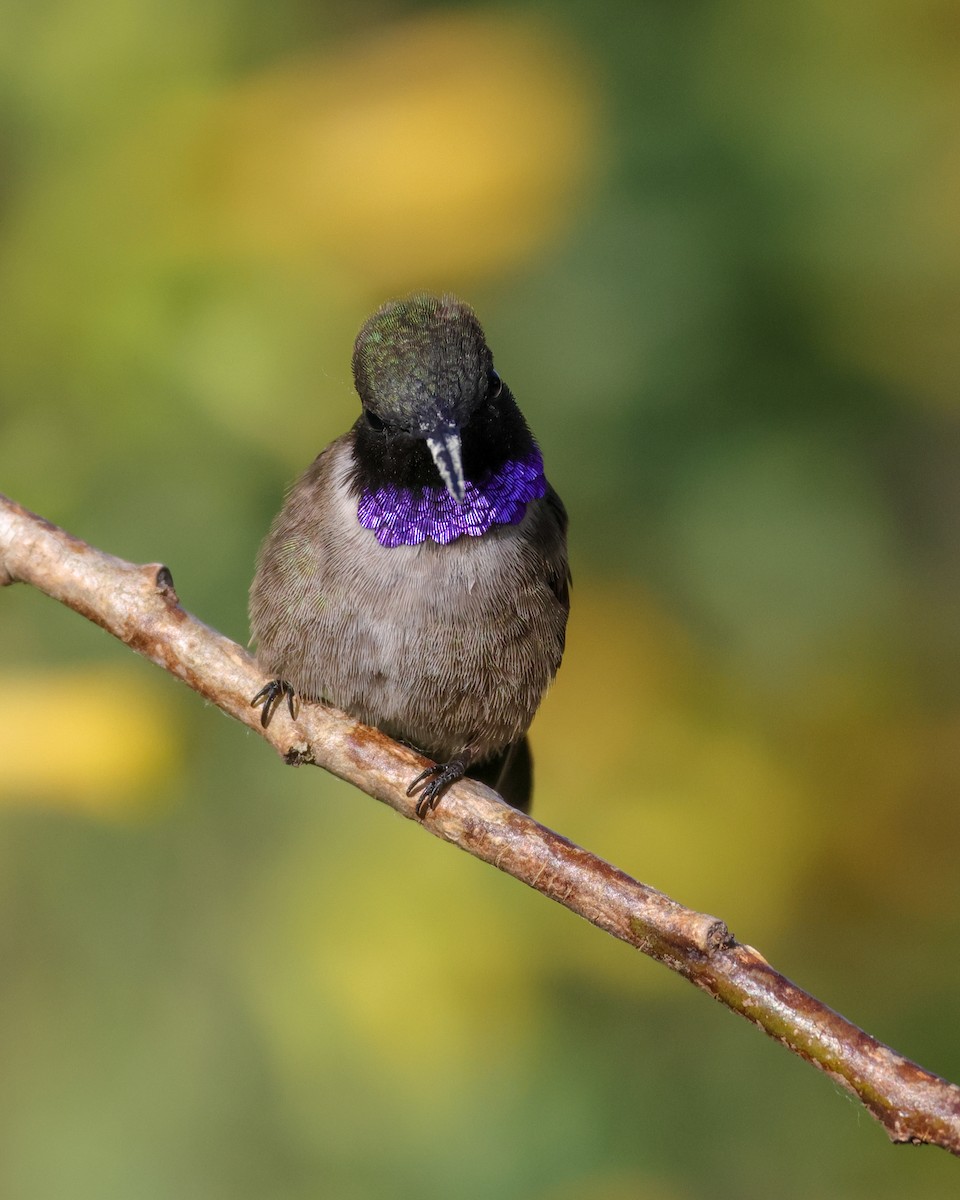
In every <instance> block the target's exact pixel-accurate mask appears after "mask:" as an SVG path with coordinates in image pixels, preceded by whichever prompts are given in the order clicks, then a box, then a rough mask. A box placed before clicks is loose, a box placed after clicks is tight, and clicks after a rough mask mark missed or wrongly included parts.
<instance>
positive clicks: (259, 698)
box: [250, 679, 297, 729]
mask: <svg viewBox="0 0 960 1200" xmlns="http://www.w3.org/2000/svg"><path fill="white" fill-rule="evenodd" d="M284 696H286V698H287V708H289V710H290V716H291V718H292V719H293V720H294V721H295V720H296V719H297V694H296V692H295V691H294V690H293V685H292V684H290V683H288V682H287V681H286V679H271V680H270V682H269V683H267V684H264V686H263V687H262V688H261V689H260V691H259V692H257V694H256V695H255V696H254V698H253V699H252V700H251V701H250V706H251V708H257V707H258V705H261V704H262V705H263V711H262V712H261V713H260V724H261V725H262V726H263V727H264V729H266V727H267V726H268V725H269V724H270V722H271V721H272V720H273V714H274V713H275V712H276V711H277V708H278V707H279V706H280V705H281V704H282V703H283V698H284Z"/></svg>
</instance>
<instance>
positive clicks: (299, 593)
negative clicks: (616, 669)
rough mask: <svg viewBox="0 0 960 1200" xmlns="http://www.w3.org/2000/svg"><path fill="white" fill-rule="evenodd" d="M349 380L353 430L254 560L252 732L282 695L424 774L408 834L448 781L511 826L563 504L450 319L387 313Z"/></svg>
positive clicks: (294, 495) (368, 335) (559, 555)
mask: <svg viewBox="0 0 960 1200" xmlns="http://www.w3.org/2000/svg"><path fill="white" fill-rule="evenodd" d="M352 366H353V377H354V382H355V384H356V390H357V393H358V394H359V397H360V404H361V408H362V411H361V415H360V417H359V418H358V420H357V421H356V423H355V424H354V425H353V427H352V428H351V429H350V430H349V431H348V432H347V433H345V434H343V435H342V436H341V437H339V438H337V439H336V440H335V441H333V442H331V444H330V445H329V446H327V448H326V449H325V450H323V451H322V452H321V453H320V454H319V455H318V457H317V458H316V459H315V460H314V461H313V463H312V464H311V465H310V466H309V467H308V468H307V470H306V471H305V473H304V474H303V475H302V476H301V477H300V479H299V480H298V481H297V482H296V483H295V484H294V485H293V487H292V489H291V490H290V492H289V494H288V495H287V499H286V502H285V503H284V505H283V508H282V509H281V511H280V513H279V515H278V516H277V517H276V519H275V520H274V522H273V525H272V527H271V529H270V532H269V533H268V535H267V537H266V539H265V541H264V542H263V545H262V546H261V548H260V553H259V556H258V559H257V568H256V574H255V576H254V580H253V584H252V586H251V589H250V622H251V627H252V632H253V641H254V642H255V644H256V657H257V662H258V665H259V666H260V667H261V669H262V670H263V672H264V673H265V674H266V675H268V676H270V679H271V682H270V683H268V684H267V685H266V687H264V688H263V689H261V691H260V692H258V693H257V695H256V696H255V697H253V699H252V700H251V704H253V705H254V706H262V712H261V721H262V723H263V725H265V726H266V725H267V724H268V723H269V721H270V720H271V718H272V716H273V714H274V712H275V710H276V709H277V707H278V706H279V705H280V704H282V702H283V700H284V698H285V699H286V701H287V704H288V706H289V708H290V713H291V716H295V713H296V709H295V704H296V702H297V701H298V700H299V699H302V700H306V701H319V702H321V703H327V704H330V705H333V706H335V707H336V708H340V709H342V710H344V711H345V712H347V713H350V714H351V715H353V716H354V717H356V718H357V719H358V720H360V721H362V722H364V723H365V724H368V725H373V726H376V727H377V728H378V729H380V730H382V731H383V732H384V733H386V734H387V735H389V736H390V737H393V738H395V739H396V740H398V741H401V742H404V743H405V744H407V745H409V746H411V747H413V748H414V749H416V750H418V751H420V752H421V753H422V754H424V755H425V756H426V757H428V758H430V759H432V760H433V761H434V763H435V765H434V766H430V767H428V768H427V769H426V770H424V771H422V772H421V773H420V774H419V775H418V776H417V777H416V778H415V779H414V780H413V781H412V782H411V784H410V786H409V788H408V789H407V794H408V795H410V796H417V805H416V811H417V815H418V816H419V817H421V818H422V817H424V816H425V815H426V814H427V813H428V812H429V811H430V810H432V809H433V808H435V807H436V805H437V803H438V801H439V800H440V799H441V798H442V796H443V794H444V792H445V791H446V790H447V788H449V787H450V785H451V784H453V783H455V782H456V781H457V780H458V779H461V778H462V777H463V776H465V775H466V776H468V777H469V778H471V779H477V780H479V781H480V782H482V783H485V784H487V785H488V786H490V787H492V788H494V790H496V791H498V792H499V793H500V795H501V796H502V797H503V799H504V800H506V801H507V802H508V803H510V804H512V805H513V806H514V807H516V808H519V809H522V810H524V811H527V810H528V809H529V805H530V798H531V792H532V786H533V767H532V759H531V755H530V747H529V743H528V740H527V729H528V728H529V726H530V723H531V721H532V720H533V717H534V714H535V713H536V711H537V708H538V707H539V705H540V701H541V700H542V698H543V695H544V693H545V692H546V690H547V688H548V686H549V685H550V683H551V681H552V680H553V677H554V675H555V674H556V672H557V669H558V667H559V666H560V660H561V658H562V656H563V649H564V638H565V631H566V624H567V614H568V611H569V607H570V604H569V583H570V571H569V567H568V563H567V544H566V530H567V515H566V511H565V509H564V506H563V503H562V502H561V500H560V498H559V496H558V495H557V493H556V492H555V491H554V490H553V488H552V487H551V486H550V484H549V483H548V482H547V479H546V476H545V475H544V469H543V458H542V455H541V453H540V448H539V447H538V445H537V443H536V441H535V440H534V438H533V435H532V434H531V432H530V430H529V428H528V427H527V424H526V421H525V420H524V418H523V416H522V414H521V412H520V410H519V408H518V407H517V404H516V402H515V400H514V398H513V394H512V392H511V391H510V389H509V387H508V386H507V385H506V383H505V382H504V381H503V379H502V378H501V377H500V375H499V374H498V372H497V371H496V369H495V368H494V365H493V355H492V353H491V351H490V348H489V347H488V346H487V341H486V338H485V336H484V333H483V329H482V328H481V326H480V322H479V321H478V319H477V317H476V315H475V314H474V312H473V310H472V309H471V308H470V307H469V306H468V305H467V304H464V303H463V302H462V301H460V300H458V299H457V298H456V297H454V296H451V295H442V296H431V295H415V296H410V297H407V298H405V299H401V300H393V301H390V302H388V303H387V304H384V305H383V306H382V307H381V308H379V309H378V310H377V311H376V312H375V313H374V314H373V315H372V316H371V317H369V318H368V319H367V321H366V322H365V323H364V325H363V327H362V328H361V330H360V332H359V334H358V335H357V340H356V344H355V346H354V350H353V361H352Z"/></svg>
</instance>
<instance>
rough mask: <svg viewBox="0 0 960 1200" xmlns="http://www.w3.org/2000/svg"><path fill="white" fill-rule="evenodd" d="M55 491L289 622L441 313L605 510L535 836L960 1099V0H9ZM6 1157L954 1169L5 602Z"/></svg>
mask: <svg viewBox="0 0 960 1200" xmlns="http://www.w3.org/2000/svg"><path fill="white" fill-rule="evenodd" d="M3 18H4V19H3V36H2V38H0V311H2V313H3V322H2V323H3V331H2V336H0V490H3V491H5V492H7V493H9V494H10V495H12V496H14V497H15V498H16V499H17V500H19V501H20V502H22V503H23V504H26V505H27V506H28V507H30V508H33V509H34V510H36V511H38V512H40V513H42V514H43V515H44V516H46V517H48V518H49V519H51V520H53V521H55V522H57V523H58V524H60V525H63V526H65V527H66V528H68V529H69V530H71V531H72V532H74V533H76V534H78V535H80V536H82V537H84V538H86V539H87V540H89V541H91V542H93V543H94V544H96V545H99V546H101V547H102V548H104V549H106V550H108V551H110V552H112V553H115V554H118V555H121V556H123V557H127V558H130V559H134V560H137V561H164V562H167V563H168V564H169V565H170V567H171V570H172V572H173V575H174V578H175V580H176V583H177V588H178V591H179V594H180V596H181V599H182V601H183V603H184V604H185V605H186V606H187V607H188V608H190V609H191V610H192V611H194V612H196V613H197V614H198V615H199V616H200V617H201V618H202V619H203V620H205V621H207V622H208V623H210V624H212V625H215V626H217V627H218V628H220V629H222V630H223V631H224V632H225V633H228V634H229V635H231V636H233V637H235V638H237V639H238V640H240V641H246V638H247V623H246V590H247V587H248V584H249V580H250V577H251V575H252V571H253V561H254V556H255V553H256V548H257V545H258V543H259V541H260V539H261V537H262V536H263V534H264V532H265V531H266V529H267V527H268V525H269V522H270V519H271V517H272V515H273V513H274V512H275V511H276V510H277V508H278V507H279V504H280V502H281V498H282V494H283V489H284V487H285V486H286V484H287V483H288V482H289V481H290V480H291V479H292V478H293V477H294V476H295V475H296V474H297V473H298V472H299V471H300V470H301V469H302V468H303V467H304V466H305V465H306V464H307V462H308V461H309V459H310V458H311V457H312V456H313V455H314V454H315V453H316V452H317V451H319V450H320V449H321V448H322V447H323V445H325V444H326V442H328V441H329V440H330V439H331V438H333V437H334V436H336V435H337V434H338V433H340V432H342V431H343V430H345V429H346V428H347V427H348V426H349V425H350V423H351V422H352V421H353V420H354V417H355V413H356V409H357V405H356V398H355V396H354V395H353V392H352V385H351V381H350V370H349V363H350V352H351V348H352V342H353V338H354V336H355V333H356V331H357V329H358V327H359V325H360V323H361V321H362V320H363V318H364V317H365V316H366V315H367V314H368V313H369V312H370V311H371V310H372V309H373V308H375V307H376V306H377V305H378V304H380V303H381V302H382V301H383V300H385V299H387V298H388V297H390V296H393V295H398V294H402V293H404V292H407V291H410V290H415V289H421V288H431V289H444V290H451V291H455V292H458V293H460V294H462V295H463V296H464V297H465V298H467V299H468V300H470V301H471V302H472V303H473V304H474V306H475V307H476V309H477V311H478V313H479V315H480V318H481V320H482V321H483V323H484V325H485V327H486V330H487V333H488V336H489V338H490V342H491V345H492V346H493V349H494V352H495V355H496V359H497V366H498V368H499V370H500V371H501V373H502V374H503V375H504V377H505V378H506V379H507V380H508V382H509V383H510V386H511V387H512V388H513V390H514V392H515V394H516V396H517V398H518V401H519V403H520V405H521V407H522V408H523V410H524V412H525V414H526V415H527V417H528V419H529V421H530V424H531V425H532V427H533V429H534V431H535V433H536V434H537V436H538V438H539V440H540V442H541V445H542V447H543V450H544V455H545V458H546V462H547V466H548V472H549V474H550V477H551V481H552V482H553V483H554V485H555V486H556V487H557V489H558V491H559V492H560V493H561V495H562V496H563V497H564V499H565V501H566V503H567V506H568V508H569V510H570V513H571V550H572V556H573V571H574V594H573V613H572V617H571V624H570V631H569V640H568V654H567V659H566V661H565V663H564V666H563V668H562V670H561V673H560V676H559V677H558V681H557V683H556V685H555V688H554V690H553V691H552V693H551V694H550V696H549V697H548V699H547V701H546V703H545V705H544V708H543V711H542V713H541V715H540V717H539V718H538V720H537V723H536V725H535V726H534V734H533V741H534V748H535V753H536V760H537V774H538V784H537V795H536V810H535V811H536V815H537V816H538V817H539V818H540V819H541V820H543V821H544V822H546V823H547V824H548V825H550V826H552V827H554V828H556V829H559V830H560V831H561V832H563V833H565V834H567V835H568V836H570V837H572V838H573V839H574V840H576V841H578V842H580V843H582V844H583V845H586V846H588V847H589V848H590V849H592V850H595V851H596V852H598V853H600V854H601V855H603V856H604V857H605V858H608V859H610V860H612V861H613V862H615V863H617V864H618V865H619V866H622V867H623V868H624V869H626V870H628V871H630V872H631V873H633V874H635V875H637V876H638V877H639V878H641V879H644V880H646V881H648V882H650V883H652V884H654V885H656V886H658V887H660V888H662V889H664V890H665V891H667V892H669V893H670V894H671V895H674V896H675V897H676V898H677V899H679V900H681V901H682V902H684V903H687V904H690V905H692V906H694V907H697V908H700V909H703V910H705V911H708V912H710V913H713V914H716V915H717V916H720V917H722V918H724V919H725V920H726V921H727V922H728V923H729V924H730V925H731V927H732V928H733V930H734V932H735V933H736V934H737V935H738V936H739V937H740V938H742V939H743V940H745V941H748V942H751V943H753V944H755V945H758V946H759V947H760V948H761V949H762V951H763V952H764V953H765V954H766V955H767V956H768V957H769V958H770V959H771V961H772V962H773V963H774V964H775V965H776V966H778V967H779V968H780V969H782V970H784V971H785V972H786V973H788V974H789V975H791V976H792V977H794V978H795V979H797V980H798V982H800V983H801V984H802V985H804V986H806V987H808V988H809V989H810V990H812V991H814V992H815V993H816V994H818V995H819V996H821V997H822V998H823V999H824V1000H826V1001H827V1002H828V1003H830V1004H832V1005H833V1006H834V1007H836V1008H838V1009H840V1010H841V1011H842V1012H844V1013H845V1014H846V1015H847V1016H849V1017H850V1018H851V1019H853V1020H855V1021H857V1022H858V1023H860V1024H862V1025H864V1026H865V1027H866V1028H868V1029H869V1030H870V1031H871V1032H872V1033H874V1034H876V1035H877V1036H879V1037H881V1038H882V1039H884V1040H886V1041H888V1042H890V1043H891V1044H893V1045H894V1046H896V1047H897V1048H898V1049H899V1050H901V1051H902V1052H904V1053H905V1054H908V1055H910V1056H912V1057H915V1058H917V1059H918V1060H919V1061H921V1062H922V1063H923V1064H924V1065H925V1066H927V1067H929V1068H931V1069H933V1070H936V1071H938V1072H940V1073H942V1074H944V1075H946V1076H948V1077H951V1078H953V1079H960V1032H958V1031H960V969H958V966H957V942H958V937H960V872H958V870H957V861H958V857H960V806H958V803H957V798H958V792H960V787H958V784H960V754H958V744H960V680H958V667H960V621H958V617H957V600H958V592H960V538H958V536H957V530H958V516H960V511H958V509H960V482H958V481H960V470H958V467H960V427H958V407H960V406H958V403H957V395H958V387H957V380H958V377H960V337H958V334H957V329H958V320H960V223H958V221H957V212H958V211H960V194H958V193H960V88H958V84H957V80H958V79H960V4H957V3H951V2H949V0H884V2H883V3H880V4H876V3H872V4H868V3H866V2H865V0H857V2H855V3H848V4H845V5H841V6H837V5H829V4H826V3H824V2H822V0H817V2H814V3H810V4H806V5H800V6H789V7H788V6H771V5H769V4H763V3H760V0H733V2H731V3H727V4H705V3H700V4H694V5H666V4H662V3H653V2H651V0H641V2H639V3H631V4H625V3H621V4H613V5H608V6H605V7H604V8H603V9H602V10H598V9H597V8H596V7H595V6H594V5H591V4H588V3H587V0H560V2H559V3H557V4H553V5H550V6H549V7H548V6H546V5H540V4H534V3H516V2H515V3H509V4H506V5H501V6H495V7H494V6H488V5H483V4H477V5H470V6H456V5H437V6H427V5H420V4H416V3H406V4H404V3H400V2H398V0H381V2H380V3H377V4H360V5H357V4H350V5H347V4H342V3H327V4H317V5H313V6H308V5H304V4H302V3H299V2H298V0H278V3H276V4H274V5H270V6H266V5H258V4H254V3H252V2H251V0H233V2H232V3H228V2H227V0H205V2H204V3H202V4H199V5H187V4H182V3H174V4H172V5H169V4H168V5H160V4H158V3H151V2H150V0H132V2H130V3H123V4H121V3H119V2H118V0H86V2H85V3H84V4H80V3H79V2H78V0H52V2H51V3H50V4H47V5H36V4H32V3H27V0H8V3H7V4H6V5H5V6H4V9H3ZM0 947H2V953H0V963H2V971H0V1113H2V1119H0V1194H2V1195H3V1196H10V1197H11V1198H14V1197H15V1198H16V1200H54V1198H59V1197H67V1196H69V1197H70V1198H71V1200H82V1198H84V1197H90V1198H91V1200H93V1198H96V1200H114V1198H116V1200H129V1198H130V1197H136V1198H137V1200H152V1198H154V1197H156V1198H157V1200H161V1198H164V1200H166V1198H168V1197H170V1196H177V1197H197V1198H198V1200H199V1198H202V1200H210V1198H215V1197H224V1198H226V1197H229V1198H230V1200H242V1198H244V1197H251V1198H253V1197H256V1198H260V1197H265V1196H269V1197H271V1198H273V1197H282V1198H283V1200H301V1198H302V1200H307V1198H313V1197H317V1196H331V1197H337V1198H340V1197H343V1198H347V1200H366V1198H368V1197H381V1196H389V1197H405V1196H410V1197H418V1198H423V1197H438V1198H439V1197H443V1198H447V1197H451V1196H455V1197H466V1198H471V1197H477V1198H480V1197H493V1196H495V1197H498V1198H499V1197H505V1198H508V1200H509V1198H512V1197H516V1198H517V1200H520V1198H524V1200H526V1198H532V1200H541V1198H542V1200H581V1198H582V1200H620V1198H621V1197H627V1196H630V1197H636V1198H638V1200H690V1198H699V1197H706V1196H709V1197H711V1200H716V1198H721V1200H723V1198H727V1197H729V1198H730V1200H751V1198H753V1197H756V1198H757V1200H767V1198H768V1197H769V1196H770V1195H773V1194H776V1195H777V1196H778V1197H784V1198H786V1200H792V1198H794V1197H797V1198H800V1197H808V1196H811V1195H817V1196H820V1195H830V1196H836V1197H850V1198H851V1200H859V1198H861V1197H862V1198H864V1200H866V1198H868V1197H869V1198H870V1200H885V1198H888V1197H889V1198H890V1200H893V1198H894V1197H896V1198H897V1200H900V1197H902V1196H904V1195H911V1196H913V1195H917V1196H920V1195H922V1196H924V1197H925V1198H930V1200H936V1198H938V1197H947V1196H950V1197H953V1196H955V1195H956V1190H957V1184H956V1164H955V1163H953V1162H952V1161H951V1160H950V1159H949V1158H948V1157H947V1156H946V1155H945V1154H942V1153H939V1152H935V1151H925V1152H922V1153H918V1152H915V1151H911V1150H908V1149H894V1148H892V1147H890V1146H889V1145H888V1144H887V1143H886V1140H885V1138H884V1136H883V1134H882V1133H881V1132H880V1130H879V1128H878V1127H875V1126H874V1125H873V1123H872V1122H871V1121H870V1120H869V1119H868V1118H867V1117H866V1116H864V1115H861V1113H860V1112H859V1110H858V1109H857V1108H856V1107H855V1106H854V1105H853V1104H852V1103H850V1102H849V1101H848V1100H847V1098H846V1097H844V1096H842V1095H840V1093H839V1091H838V1089H837V1088H836V1087H834V1086H833V1085H831V1084H830V1083H829V1082H828V1081H827V1080H825V1079H824V1078H822V1077H819V1076H818V1075H816V1074H815V1073H814V1072H813V1071H812V1070H811V1069H809V1068H808V1067H805V1066H803V1065H802V1064H800V1063H798V1062H796V1061H794V1060H792V1059H791V1058H790V1057H789V1056H788V1055H787V1054H785V1053H784V1052H783V1051H782V1050H781V1049H779V1048H778V1047H777V1046H775V1045H774V1044H773V1043H772V1042H768V1041H767V1040H766V1039H764V1038H762V1037H761V1036H760V1035H759V1034H758V1033H757V1032H756V1031H755V1030H753V1029H751V1028H749V1027H748V1026H747V1025H746V1024H745V1023H743V1022H741V1021H738V1020H736V1019H735V1018H733V1017H732V1016H730V1015H729V1014H727V1013H726V1012H724V1011H723V1010H722V1009H721V1008H720V1007H719V1006H716V1005H711V1004H709V1003H708V1002H707V1000H706V998H705V997H703V996H702V995H700V994H699V993H697V992H695V991H694V990H693V989H692V988H690V987H689V986H687V985H685V984H683V983H682V982H680V981H679V980H677V979H675V978H673V977H672V976H670V975H669V973H668V972H666V971H665V970H664V969H663V968H661V967H658V966H656V965H654V964H652V963H650V962H648V961H647V960H645V959H643V958H642V957H640V956H639V955H637V954H635V953H633V952H631V951H630V950H628V949H627V948H626V947H624V946H620V945H617V944H615V943H614V942H612V941H611V940H610V939H608V938H605V937H603V936H602V935H600V934H599V933H598V932H596V931H594V930H592V929H590V928H589V927H587V926H586V925H585V924H583V923H581V922H578V921H577V920H576V919H575V918H574V917H572V916H571V915H570V914H568V913H566V912H564V911H561V910H560V909H558V908H556V906H551V905H549V904H547V903H546V902H544V901H542V900H541V899H539V898H538V897H536V896H534V895H533V894H532V893H531V894H528V893H526V892H525V891H524V890H523V889H522V888H521V887H520V886H519V885H517V884H516V883H514V882H513V881H511V880H509V879H507V878H505V877H503V876H500V875H499V874H498V873H496V872H493V871H490V870H489V869H487V868H485V867H482V866H480V865H479V864H477V863H475V862H472V861H471V860H470V859H468V858H466V857H465V856H462V855H457V854H455V853H454V852H453V851H452V850H451V849H450V848H449V847H447V846H445V845H442V844H440V843H439V842H435V841H434V840H433V839H431V838H429V837H427V836H425V835H424V834H423V833H422V832H421V831H419V830H418V829H416V828H415V827H413V826H412V825H408V824H406V823H404V822H402V821H400V820H398V819H396V818H395V817H393V816H392V815H391V814H390V813H389V812H388V811H386V810H382V809H380V808H379V807H378V806H377V805H376V804H375V803H373V802H372V801H369V800H367V799H365V798H364V797H363V796H361V795H360V794H359V793H356V792H354V791H353V790H351V789H350V788H348V787H346V786H345V785H343V784H341V783H339V782H337V781H335V780H333V779H331V778H328V777H326V776H325V775H323V774H322V773H321V772H319V771H310V770H302V771H289V770H286V769H284V768H283V767H282V765H281V764H280V763H279V761H278V760H276V758H275V757H274V756H273V755H272V754H271V753H270V751H269V750H268V749H267V748H266V747H265V746H264V745H262V744H261V743H260V742H259V741H258V739H256V738H254V737H251V736H249V735H248V734H246V733H245V732H244V731H243V730H242V729H241V728H239V727H238V726H236V725H235V724H233V723H231V722H228V721H225V720H223V719H222V718H221V717H220V716H219V714H217V713H216V712H215V711H213V710H212V709H210V708H209V707H208V706H205V705H204V704H203V703H202V702H201V701H200V700H199V699H198V698H197V697H196V696H195V695H193V694H191V693H189V692H188V691H187V690H186V689H184V688H182V687H181V686H179V685H178V684H176V683H175V682H174V681H173V680H172V679H169V678H167V677H165V676H163V675H162V674H161V673H160V672H158V671H156V670H155V669H154V668H153V667H151V666H149V665H148V664H146V663H144V662H141V661H139V660H135V659H134V658H133V657H132V656H131V655H130V654H129V652H127V651H126V650H124V649H123V648H122V647H120V646H119V645H117V644H115V643H112V642H111V641H110V640H109V639H108V638H107V637H106V636H105V635H104V634H103V633H102V632H101V631H100V630H98V629H96V628H94V627H93V626H92V625H89V624H87V623H86V622H84V621H82V620H81V619H80V618H78V617H77V616H75V615H74V614H72V613H69V612H67V611H66V610H64V609H61V608H59V607H57V606H56V605H53V604H51V602H49V601H48V600H46V599H44V598H43V597H41V596H39V595H38V594H36V593H32V592H30V591H28V589H26V588H9V589H5V590H4V591H3V592H0Z"/></svg>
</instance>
